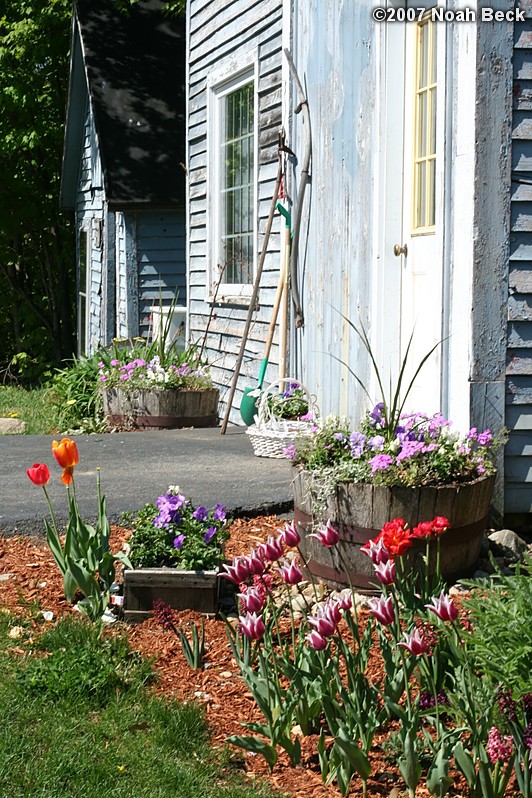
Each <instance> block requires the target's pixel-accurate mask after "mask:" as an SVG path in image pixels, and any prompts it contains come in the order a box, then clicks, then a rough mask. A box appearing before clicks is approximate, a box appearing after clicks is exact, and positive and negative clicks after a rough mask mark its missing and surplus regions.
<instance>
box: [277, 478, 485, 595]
mask: <svg viewBox="0 0 532 798" xmlns="http://www.w3.org/2000/svg"><path fill="white" fill-rule="evenodd" d="M294 471H295V473H294V480H293V483H292V484H293V490H294V515H295V519H296V521H298V522H299V525H300V529H301V531H302V532H303V534H304V537H303V539H302V543H301V546H302V551H303V554H304V556H305V558H306V559H307V560H308V564H307V568H308V570H309V572H310V573H311V574H312V575H313V576H315V577H318V578H321V579H323V580H325V581H326V582H329V583H331V584H334V585H346V584H348V583H349V581H351V583H352V584H353V586H354V587H356V588H357V589H358V590H360V591H368V592H373V590H374V588H373V587H372V585H374V584H375V582H376V579H375V576H374V571H373V565H372V563H371V561H370V559H369V557H368V556H367V555H366V554H364V553H363V552H361V551H360V549H361V547H362V546H363V545H364V543H366V542H367V541H368V540H370V539H371V538H374V537H376V536H377V535H378V534H379V532H380V530H381V529H382V527H383V526H384V524H385V523H386V522H387V521H391V520H392V519H393V518H404V519H405V521H406V522H407V523H408V524H409V526H410V528H411V529H412V528H413V527H414V526H416V525H417V524H418V523H420V522H421V521H430V520H432V519H433V518H434V517H435V516H437V515H442V516H445V517H446V518H448V519H449V521H450V523H451V527H450V528H449V529H448V530H447V532H445V533H444V534H443V535H442V537H441V539H440V540H441V559H440V566H441V571H442V575H443V577H444V578H445V579H447V580H448V581H454V580H456V579H458V578H459V577H461V576H465V575H468V574H470V573H471V572H472V571H473V569H474V566H475V564H476V562H477V560H478V557H479V553H480V547H481V543H482V537H483V534H484V531H485V529H486V527H487V522H488V514H489V508H490V501H491V495H492V492H493V485H494V483H495V476H490V477H482V478H480V479H477V480H475V481H473V482H468V483H463V484H461V485H455V486H442V487H419V488H400V487H390V488H386V487H375V486H373V485H371V484H369V485H363V484H358V483H352V482H346V483H341V484H339V485H337V487H336V491H335V493H334V495H332V496H330V497H329V500H328V506H327V508H326V509H325V510H324V511H322V512H320V513H316V511H315V508H314V499H313V488H312V476H311V475H310V474H309V473H308V472H306V471H304V470H302V469H297V468H296V469H294ZM314 495H315V494H314ZM328 518H330V519H331V521H332V523H333V524H334V526H335V528H336V529H337V530H338V533H339V535H340V542H339V544H338V546H333V547H331V548H326V547H325V546H322V545H321V543H320V542H319V541H318V540H316V538H309V537H307V534H305V533H309V532H311V531H312V527H313V524H314V523H319V522H324V523H325V522H326V521H327V519H328ZM431 548H433V547H431ZM414 550H417V551H418V552H419V553H420V554H423V553H424V552H425V541H419V542H418V541H416V542H415V544H414ZM433 560H434V552H431V561H433ZM346 571H347V572H348V573H349V577H348V575H347V573H346Z"/></svg>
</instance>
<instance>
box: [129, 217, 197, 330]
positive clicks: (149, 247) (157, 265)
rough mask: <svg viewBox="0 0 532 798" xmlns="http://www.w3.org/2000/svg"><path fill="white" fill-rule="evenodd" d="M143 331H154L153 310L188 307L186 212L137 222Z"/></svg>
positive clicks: (140, 324) (140, 322)
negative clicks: (172, 304)
mask: <svg viewBox="0 0 532 798" xmlns="http://www.w3.org/2000/svg"><path fill="white" fill-rule="evenodd" d="M137 263H138V284H139V328H140V334H141V335H143V336H147V335H148V332H149V331H150V330H151V329H152V319H151V307H152V306H154V305H155V306H157V307H158V306H159V304H160V302H162V305H163V307H169V306H170V304H171V303H172V300H173V299H174V297H176V298H177V299H176V301H177V304H178V305H186V303H187V291H186V273H185V212H184V210H182V211H167V212H160V213H156V212H144V213H141V214H139V216H138V219H137Z"/></svg>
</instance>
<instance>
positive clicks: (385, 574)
mask: <svg viewBox="0 0 532 798" xmlns="http://www.w3.org/2000/svg"><path fill="white" fill-rule="evenodd" d="M373 567H374V570H375V576H376V577H377V579H378V580H379V582H381V583H382V584H383V585H393V583H394V582H395V576H396V573H395V563H394V561H393V560H388V562H385V563H382V564H381V565H374V566H373Z"/></svg>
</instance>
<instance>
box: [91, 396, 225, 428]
mask: <svg viewBox="0 0 532 798" xmlns="http://www.w3.org/2000/svg"><path fill="white" fill-rule="evenodd" d="M218 397H219V391H218V389H217V388H209V389H206V390H204V391H182V390H179V389H175V388H165V389H159V388H149V389H148V388H146V389H140V388H137V389H134V390H123V389H122V388H119V387H116V388H106V389H104V392H103V409H104V413H105V416H106V419H107V422H108V424H109V425H111V426H114V427H120V428H122V429H150V428H151V429H153V428H155V429H174V428H176V427H215V426H216V425H217V424H218Z"/></svg>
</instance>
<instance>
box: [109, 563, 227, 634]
mask: <svg viewBox="0 0 532 798" xmlns="http://www.w3.org/2000/svg"><path fill="white" fill-rule="evenodd" d="M218 573H219V572H218V571H217V570H216V571H180V570H178V569H177V568H138V569H137V570H125V571H124V617H125V620H126V621H129V622H131V623H136V622H138V621H144V620H145V619H146V618H149V617H150V616H151V615H152V614H153V604H154V602H155V601H162V602H164V604H167V605H169V606H170V607H172V608H173V609H174V610H196V611H197V612H203V613H207V614H210V615H214V614H216V612H217V611H218V587H219V578H218Z"/></svg>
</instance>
